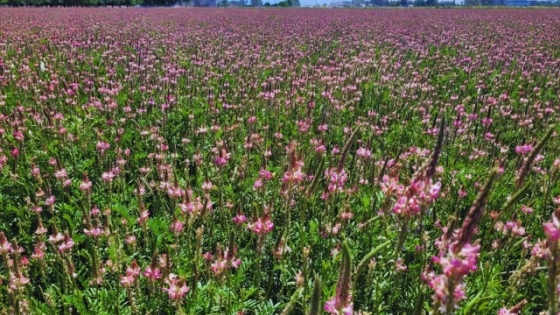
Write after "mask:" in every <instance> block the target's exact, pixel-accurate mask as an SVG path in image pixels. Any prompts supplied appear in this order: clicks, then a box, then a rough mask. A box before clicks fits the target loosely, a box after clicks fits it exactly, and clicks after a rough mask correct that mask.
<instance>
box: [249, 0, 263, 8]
mask: <svg viewBox="0 0 560 315" xmlns="http://www.w3.org/2000/svg"><path fill="white" fill-rule="evenodd" d="M251 5H252V6H254V7H260V6H262V0H251Z"/></svg>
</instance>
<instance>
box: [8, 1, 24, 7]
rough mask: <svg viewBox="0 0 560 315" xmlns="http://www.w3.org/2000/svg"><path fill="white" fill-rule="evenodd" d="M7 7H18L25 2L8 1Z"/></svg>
mask: <svg viewBox="0 0 560 315" xmlns="http://www.w3.org/2000/svg"><path fill="white" fill-rule="evenodd" d="M8 5H10V6H14V7H19V6H22V5H25V2H24V1H23V0H8Z"/></svg>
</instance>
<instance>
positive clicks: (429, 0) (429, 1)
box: [426, 0, 437, 7]
mask: <svg viewBox="0 0 560 315" xmlns="http://www.w3.org/2000/svg"><path fill="white" fill-rule="evenodd" d="M426 5H427V6H429V7H435V6H436V5H437V0H426Z"/></svg>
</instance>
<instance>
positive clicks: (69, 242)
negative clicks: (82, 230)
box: [58, 233, 74, 253]
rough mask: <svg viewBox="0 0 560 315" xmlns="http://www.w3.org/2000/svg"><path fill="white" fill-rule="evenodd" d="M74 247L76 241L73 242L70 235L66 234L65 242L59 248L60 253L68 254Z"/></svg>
mask: <svg viewBox="0 0 560 315" xmlns="http://www.w3.org/2000/svg"><path fill="white" fill-rule="evenodd" d="M72 247H74V240H72V238H71V237H70V235H68V233H66V234H64V240H63V241H62V243H61V244H60V245H59V246H58V251H59V252H61V253H67V252H70V251H71V250H72Z"/></svg>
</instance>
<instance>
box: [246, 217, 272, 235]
mask: <svg viewBox="0 0 560 315" xmlns="http://www.w3.org/2000/svg"><path fill="white" fill-rule="evenodd" d="M247 228H248V229H249V230H251V231H253V233H255V234H267V233H269V232H270V231H272V229H273V228H274V224H273V223H272V221H270V216H269V215H265V216H263V217H261V218H258V219H257V221H255V222H253V223H249V224H248V225H247Z"/></svg>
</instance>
